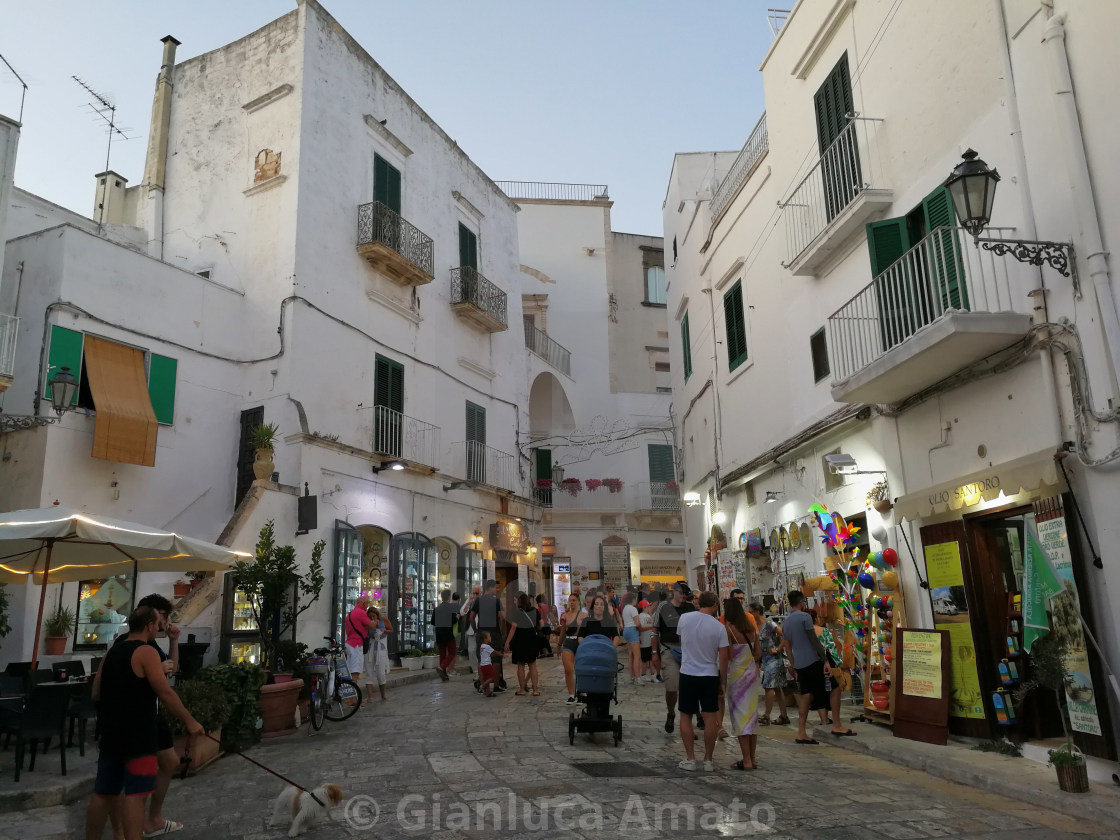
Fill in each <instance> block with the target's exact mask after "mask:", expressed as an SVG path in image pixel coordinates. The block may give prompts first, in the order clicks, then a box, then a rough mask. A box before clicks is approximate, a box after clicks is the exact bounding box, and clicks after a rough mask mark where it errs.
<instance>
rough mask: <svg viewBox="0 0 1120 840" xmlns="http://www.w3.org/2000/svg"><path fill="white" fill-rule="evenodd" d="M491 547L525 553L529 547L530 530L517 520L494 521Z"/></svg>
mask: <svg viewBox="0 0 1120 840" xmlns="http://www.w3.org/2000/svg"><path fill="white" fill-rule="evenodd" d="M490 547H491V548H493V549H494V550H496V551H512V552H513V553H514V554H524V553H525V551H526V549H528V547H529V535H528V532H527V531H526V530H525V528H524V526H522V525H521V524H520V523H517V522H494V523H492V524H491V525H490Z"/></svg>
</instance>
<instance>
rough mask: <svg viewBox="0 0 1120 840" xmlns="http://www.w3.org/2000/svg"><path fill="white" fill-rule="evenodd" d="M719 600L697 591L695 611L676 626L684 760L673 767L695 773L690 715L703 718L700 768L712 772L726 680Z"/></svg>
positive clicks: (709, 593)
mask: <svg viewBox="0 0 1120 840" xmlns="http://www.w3.org/2000/svg"><path fill="white" fill-rule="evenodd" d="M718 604H719V599H718V598H717V597H716V593H714V592H701V593H700V598H699V601H698V605H699V607H700V609H699V610H697V611H695V612H689V613H685V614H684V615H682V616H681V617H680V622H679V623H678V624H677V632H678V633H679V634H680V637H681V675H680V687H679V698H680V699H679V705H678V708H679V709H680V713H681V740H682V741H683V742H684V754H685V756H686V757H685V759H684V760H683V761H681V762H680V763H679V764H678V765H677V766H678V767H680V768H681V769H682V770H696V769H697V762H696V755H695V753H694V752H693V743H694V742H695V739H696V736H695V734H694V732H693V729H692V716H693V715H695V714H697V713H700V714H701V715H703V718H704V769H705V770H706V771H708V772H709V773H710V772H712V771H713V770H715V769H716V768H715V764H714V763H713V762H712V755H713V753H714V752H715V749H716V735H717V734H718V733H719V698H720V695H721V694H723V691H724V686H725V685H726V681H727V654H728V647H727V630H726V629H724V626H723V625H722V624H720V623H719V621H718V620H717V619H716V617H715V614H716V606H717V605H718Z"/></svg>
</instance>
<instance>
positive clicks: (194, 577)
mask: <svg viewBox="0 0 1120 840" xmlns="http://www.w3.org/2000/svg"><path fill="white" fill-rule="evenodd" d="M187 577H189V578H190V579H191V582H190V588H191V589H198V587H200V586H202V581H204V580H205V579H206V572H188V573H187Z"/></svg>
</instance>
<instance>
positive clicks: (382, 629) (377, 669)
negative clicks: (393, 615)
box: [362, 607, 393, 700]
mask: <svg viewBox="0 0 1120 840" xmlns="http://www.w3.org/2000/svg"><path fill="white" fill-rule="evenodd" d="M392 632H393V625H392V624H390V623H389V619H387V618H382V617H381V611H380V610H378V609H377V607H370V608H369V638H370V645H369V652H368V653H367V654H366V655H365V661H364V662H363V667H362V673H363V674H365V678H366V699H367V700H372V699H373V686H374V684H375V683H376V684H377V687H378V688H379V689H380V690H381V699H382V700H388V699H389V697H388V695H387V694H386V693H385V682H386V680H388V678H389V646H388V644H387V643H386V642H385V637H386V636H388V635H389V634H390V633H392Z"/></svg>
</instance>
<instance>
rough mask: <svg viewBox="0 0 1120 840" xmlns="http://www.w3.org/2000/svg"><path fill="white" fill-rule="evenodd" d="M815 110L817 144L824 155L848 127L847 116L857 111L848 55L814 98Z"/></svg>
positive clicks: (837, 65) (845, 54)
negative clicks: (849, 72)
mask: <svg viewBox="0 0 1120 840" xmlns="http://www.w3.org/2000/svg"><path fill="white" fill-rule="evenodd" d="M813 109H814V111H815V112H816V116H817V144H818V146H819V148H820V151H821V154H824V151H825V149H827V148H828V147H829V146H831V145H832V142H833V141H834V140H835V139H836V138H837V137H839V136H840V132H841V131H843V130H844V129H845V128H846V127H847V125H848V118H847V116H846V115H847V114H850V113H853V112H854V111H855V102H854V100H853V98H852V81H851V77H850V76H849V74H848V54H847V53H844V55H842V56H841V57H840V61H838V62H837V63H836V66H835V67H833V68H832V72H831V73H829V74H828V78H827V79H825V80H824V84H822V85H821V86H820V88H819V89H818V90H817V93H816V95H815V96H814V97H813Z"/></svg>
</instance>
